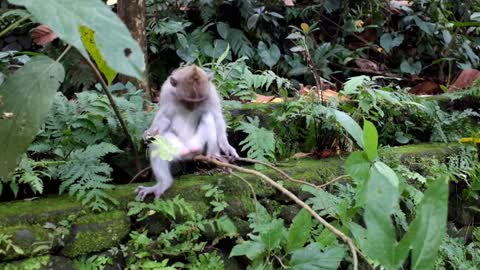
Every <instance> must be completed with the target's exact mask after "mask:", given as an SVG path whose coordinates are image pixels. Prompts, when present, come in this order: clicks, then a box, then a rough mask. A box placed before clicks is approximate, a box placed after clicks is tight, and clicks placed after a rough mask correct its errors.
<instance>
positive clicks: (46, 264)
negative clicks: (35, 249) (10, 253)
mask: <svg viewBox="0 0 480 270" xmlns="http://www.w3.org/2000/svg"><path fill="white" fill-rule="evenodd" d="M0 269H2V270H52V269H55V270H71V269H74V268H73V264H72V261H71V260H69V259H67V258H64V257H58V256H49V255H47V256H40V257H34V258H28V259H25V260H20V261H16V262H10V263H3V264H0Z"/></svg>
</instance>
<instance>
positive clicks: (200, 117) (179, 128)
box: [136, 65, 239, 201]
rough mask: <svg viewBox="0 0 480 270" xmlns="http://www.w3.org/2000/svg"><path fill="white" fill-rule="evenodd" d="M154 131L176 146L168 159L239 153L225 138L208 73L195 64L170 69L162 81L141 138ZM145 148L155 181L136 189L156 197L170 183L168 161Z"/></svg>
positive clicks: (216, 156)
mask: <svg viewBox="0 0 480 270" xmlns="http://www.w3.org/2000/svg"><path fill="white" fill-rule="evenodd" d="M155 135H161V136H162V137H163V138H165V139H166V140H167V141H168V142H169V143H170V144H171V145H172V146H174V147H175V148H176V149H178V153H177V154H175V155H174V157H173V160H172V162H175V161H180V160H186V159H191V158H193V157H194V156H195V155H197V154H200V153H205V152H206V155H207V156H208V157H211V158H220V154H221V152H223V153H224V154H225V155H226V156H227V157H229V158H231V159H235V158H238V157H239V156H238V154H237V152H236V150H235V148H233V147H232V146H231V145H230V143H229V142H228V138H227V128H226V124H225V119H224V117H223V113H222V106H221V104H220V97H219V95H218V92H217V89H216V87H215V85H214V84H213V82H212V76H209V75H208V74H207V73H206V72H205V71H204V70H203V69H201V68H200V67H198V66H196V65H189V66H185V67H181V68H178V69H176V70H174V71H173V72H172V73H171V74H170V76H168V77H167V79H166V80H165V82H164V83H163V85H162V87H161V92H160V101H159V110H158V112H157V113H156V114H155V117H154V119H153V121H152V124H151V126H150V127H149V128H148V129H147V130H145V132H144V134H143V138H144V140H148V139H149V138H151V137H152V136H155ZM149 148H150V149H149V150H150V164H151V167H152V171H153V174H154V176H155V179H156V181H157V183H156V184H155V185H154V186H151V187H144V186H140V187H138V188H137V189H136V193H137V196H138V198H139V199H140V200H142V201H143V200H144V199H145V197H146V196H147V195H149V194H153V195H154V196H155V199H158V198H159V197H160V196H161V195H162V194H163V193H164V192H165V191H166V190H167V189H168V188H170V186H171V185H172V183H173V177H172V174H171V171H170V165H171V162H169V161H167V160H163V159H161V158H160V157H156V156H153V155H152V154H151V151H153V150H154V149H153V148H154V146H153V145H152V144H150V145H149ZM205 148H206V149H205Z"/></svg>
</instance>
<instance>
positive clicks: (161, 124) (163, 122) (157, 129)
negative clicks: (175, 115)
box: [143, 105, 171, 139]
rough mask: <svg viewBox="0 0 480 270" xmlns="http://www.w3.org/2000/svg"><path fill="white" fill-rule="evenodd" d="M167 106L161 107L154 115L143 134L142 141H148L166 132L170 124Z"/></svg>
mask: <svg viewBox="0 0 480 270" xmlns="http://www.w3.org/2000/svg"><path fill="white" fill-rule="evenodd" d="M168 107H169V106H168V105H167V106H162V107H160V109H159V110H158V112H157V114H155V118H154V119H153V122H152V125H151V126H150V127H149V128H148V129H147V130H145V132H144V133H143V139H148V138H149V137H153V136H155V135H159V134H162V133H164V132H165V131H167V129H168V127H169V126H170V124H171V112H170V110H169V108H168Z"/></svg>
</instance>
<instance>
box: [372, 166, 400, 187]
mask: <svg viewBox="0 0 480 270" xmlns="http://www.w3.org/2000/svg"><path fill="white" fill-rule="evenodd" d="M374 166H375V169H376V170H377V171H378V172H379V173H380V174H382V175H383V177H385V179H386V180H388V182H390V184H392V185H393V186H394V187H395V188H398V186H399V180H398V176H397V174H396V173H395V172H394V171H393V170H392V168H390V167H389V166H388V165H387V164H385V163H383V162H381V161H377V162H375V164H374Z"/></svg>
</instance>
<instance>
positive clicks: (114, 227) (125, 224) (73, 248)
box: [61, 211, 130, 258]
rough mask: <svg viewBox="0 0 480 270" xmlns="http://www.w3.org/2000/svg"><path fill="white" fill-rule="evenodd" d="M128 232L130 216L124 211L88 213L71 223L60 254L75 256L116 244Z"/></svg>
mask: <svg viewBox="0 0 480 270" xmlns="http://www.w3.org/2000/svg"><path fill="white" fill-rule="evenodd" d="M129 232H130V218H129V217H128V216H127V214H126V213H125V212H124V211H112V212H107V213H101V214H89V215H85V216H83V217H80V218H79V219H78V220H76V222H75V223H74V224H73V225H72V228H71V231H70V235H69V236H68V238H67V239H65V243H66V245H65V247H64V248H63V249H62V250H61V254H63V255H65V256H66V257H70V258H73V257H76V256H79V255H83V254H88V253H93V252H99V251H102V250H105V249H107V248H110V247H114V246H118V245H119V244H120V243H121V241H122V240H123V239H124V238H125V237H126V236H127V235H128V233H129Z"/></svg>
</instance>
